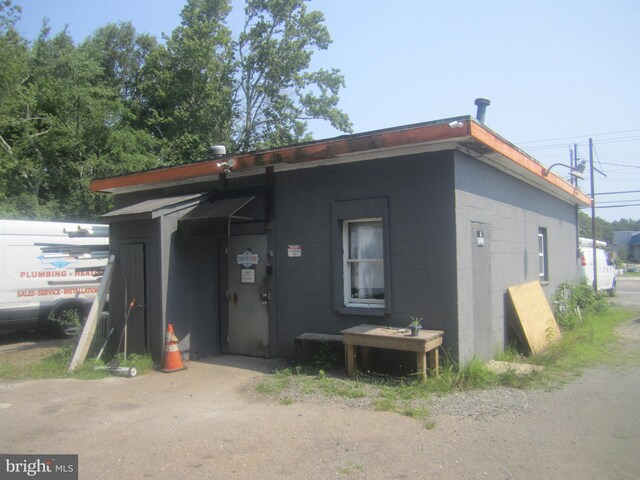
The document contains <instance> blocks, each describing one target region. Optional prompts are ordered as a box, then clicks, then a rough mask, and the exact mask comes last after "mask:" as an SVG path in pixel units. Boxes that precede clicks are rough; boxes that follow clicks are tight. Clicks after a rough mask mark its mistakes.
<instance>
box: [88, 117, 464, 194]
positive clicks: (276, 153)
mask: <svg viewBox="0 0 640 480" xmlns="http://www.w3.org/2000/svg"><path fill="white" fill-rule="evenodd" d="M463 123H464V127H463V128H451V127H449V125H447V124H435V125H422V126H417V127H408V128H404V129H399V130H389V131H384V132H378V133H372V134H369V135H367V134H363V135H353V136H349V137H344V138H338V139H335V140H328V141H325V142H318V143H312V144H309V145H300V146H297V147H296V146H294V147H285V148H281V149H276V150H270V151H266V152H258V153H250V154H246V155H238V156H233V158H234V160H235V162H236V163H235V165H234V167H233V168H232V170H233V171H238V170H244V169H248V168H253V167H258V166H268V165H276V164H281V163H287V164H296V163H304V162H310V161H316V160H323V159H331V158H336V157H338V156H340V155H347V154H350V153H358V152H364V151H370V150H377V149H382V148H393V147H400V146H404V145H414V144H420V143H427V142H435V141H443V140H450V139H454V138H459V137H466V136H468V135H469V122H468V121H466V122H463ZM219 161H220V160H209V161H206V162H200V163H192V164H188V165H180V166H176V167H167V168H161V169H158V170H149V171H146V172H139V173H132V174H129V175H123V176H120V177H111V178H105V179H99V180H93V181H92V182H91V191H93V192H101V191H102V192H105V191H110V190H114V189H118V188H124V187H134V186H138V185H146V184H154V183H164V182H172V181H179V180H185V179H189V178H196V177H200V176H205V175H218V174H219V173H222V172H223V169H222V168H220V167H218V166H217V164H216V162H219Z"/></svg>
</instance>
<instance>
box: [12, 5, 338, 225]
mask: <svg viewBox="0 0 640 480" xmlns="http://www.w3.org/2000/svg"><path fill="white" fill-rule="evenodd" d="M306 2H307V0H247V5H246V9H245V14H246V22H245V28H244V30H243V32H242V33H240V34H239V37H238V39H237V40H235V41H234V39H233V35H232V32H231V30H230V29H229V28H228V26H227V24H226V19H227V16H228V14H229V12H230V10H231V7H230V1H229V0H189V1H188V2H187V4H186V5H185V7H184V8H183V10H182V13H181V24H180V25H179V26H178V27H177V28H176V29H175V30H174V31H173V32H172V33H171V35H168V36H165V37H164V44H162V43H160V42H158V40H157V39H156V38H155V37H154V36H151V35H147V34H139V33H137V32H136V30H135V27H134V26H133V25H132V24H131V23H128V22H123V23H118V24H107V25H105V26H103V27H101V28H99V29H97V30H96V31H95V32H94V34H93V35H92V36H90V37H89V38H87V39H86V40H85V41H84V42H83V43H82V44H80V45H76V44H75V43H74V42H73V39H72V38H71V36H70V35H69V33H68V32H67V31H66V29H65V30H63V31H62V32H59V33H56V34H54V35H52V34H51V32H50V29H49V26H48V24H47V23H46V21H45V22H44V23H43V26H42V31H41V34H40V36H39V38H38V39H37V40H36V41H35V42H33V43H32V44H30V43H29V42H27V41H26V40H25V39H24V38H22V37H21V36H20V34H19V33H18V31H17V30H16V28H15V26H16V24H17V22H18V21H19V19H20V13H21V8H20V7H19V6H14V5H13V4H12V1H11V0H0V62H1V64H2V69H0V216H2V217H4V218H39V219H68V220H75V219H77V220H94V219H96V218H97V217H98V216H99V215H100V214H102V213H104V212H105V211H107V210H108V209H109V208H110V201H109V199H108V198H106V197H104V196H101V195H94V194H92V193H90V192H89V188H88V187H89V182H90V180H91V179H93V178H100V177H108V176H113V175H119V174H125V173H129V172H133V171H140V170H147V169H150V168H156V167H161V166H165V165H175V164H183V163H189V162H194V161H199V160H203V159H205V158H206V157H207V154H208V148H209V146H210V145H212V144H226V145H228V146H229V147H230V151H231V150H233V149H234V148H235V149H236V150H238V149H240V150H249V149H256V148H269V147H275V146H280V145H283V144H286V143H292V142H296V141H299V140H308V139H310V138H311V137H310V132H309V131H308V130H307V123H306V122H307V120H310V119H323V120H326V121H329V122H330V123H331V124H332V125H333V126H334V127H336V128H338V129H340V130H342V131H351V124H350V123H349V119H348V117H347V116H346V114H344V113H343V112H342V111H340V110H339V109H338V108H337V103H338V100H339V98H338V92H339V89H340V88H341V87H342V86H344V78H343V77H342V76H341V75H340V73H339V72H338V71H337V70H318V71H311V70H310V64H311V58H312V56H313V53H314V52H315V51H317V50H324V49H326V48H328V46H329V44H330V43H331V38H330V36H329V33H328V31H327V29H326V27H325V26H324V24H323V22H324V18H323V15H322V13H320V12H318V11H308V10H307V8H306Z"/></svg>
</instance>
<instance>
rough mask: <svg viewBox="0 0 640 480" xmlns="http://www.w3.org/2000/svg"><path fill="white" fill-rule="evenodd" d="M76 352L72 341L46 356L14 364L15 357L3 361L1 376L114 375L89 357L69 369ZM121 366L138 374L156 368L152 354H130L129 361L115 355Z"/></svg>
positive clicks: (21, 378) (85, 376)
mask: <svg viewBox="0 0 640 480" xmlns="http://www.w3.org/2000/svg"><path fill="white" fill-rule="evenodd" d="M74 351H75V344H74V343H69V344H67V345H65V346H63V347H61V348H60V349H59V350H58V351H56V352H54V353H52V354H51V355H49V356H46V357H44V358H42V359H39V360H36V361H33V362H27V363H14V362H12V361H11V359H8V360H5V361H3V362H2V363H0V378H5V379H9V380H37V379H43V378H77V379H80V380H93V379H97V378H103V377H107V376H109V375H110V373H109V371H108V370H96V369H95V368H94V367H96V366H106V365H108V364H107V363H104V362H102V361H96V360H95V359H87V360H86V361H85V362H84V363H83V364H82V365H80V366H79V367H78V368H77V369H76V370H75V371H73V372H69V371H68V369H69V364H70V363H71V358H72V357H73V353H74ZM115 360H117V362H118V363H119V365H120V366H121V367H136V368H137V370H138V375H141V374H144V373H147V372H149V370H151V369H152V367H153V361H152V360H151V356H150V355H129V356H128V357H127V360H126V361H125V360H124V359H123V357H122V355H120V356H118V357H116V358H115Z"/></svg>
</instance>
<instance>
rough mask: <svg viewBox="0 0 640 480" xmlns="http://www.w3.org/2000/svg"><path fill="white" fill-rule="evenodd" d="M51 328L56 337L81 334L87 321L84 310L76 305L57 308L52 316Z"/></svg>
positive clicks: (50, 317)
mask: <svg viewBox="0 0 640 480" xmlns="http://www.w3.org/2000/svg"><path fill="white" fill-rule="evenodd" d="M49 320H50V322H51V330H52V332H53V334H54V335H55V336H56V337H61V338H70V337H74V336H77V335H80V332H82V326H83V325H84V322H85V316H84V311H83V310H82V309H81V308H80V307H78V306H75V305H68V306H66V307H61V308H59V309H58V310H55V311H54V312H53V313H52V314H51V315H50V316H49Z"/></svg>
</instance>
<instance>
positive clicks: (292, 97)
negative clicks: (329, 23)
mask: <svg viewBox="0 0 640 480" xmlns="http://www.w3.org/2000/svg"><path fill="white" fill-rule="evenodd" d="M305 3H306V0H248V1H247V6H246V8H245V23H244V30H243V32H242V33H241V34H240V38H239V41H238V62H239V67H240V79H239V82H238V85H237V92H236V95H237V97H238V101H239V102H240V105H241V106H242V108H241V109H240V111H239V112H238V114H239V115H238V116H237V118H236V125H235V130H236V148H237V149H239V150H249V149H252V148H254V149H255V148H265V147H269V146H270V147H273V146H279V145H284V144H288V143H293V142H297V141H301V140H309V139H310V135H309V132H308V131H307V123H306V120H309V119H312V118H320V119H324V120H328V121H329V122H330V123H331V125H332V126H334V127H335V128H337V129H339V130H342V131H344V132H350V131H351V123H350V122H349V119H348V117H347V115H345V114H344V113H343V112H342V111H340V110H339V109H338V108H337V104H338V100H339V99H338V92H339V90H340V88H341V87H343V86H344V77H343V76H342V75H340V74H339V72H338V70H335V69H333V70H331V71H328V70H318V71H309V67H310V64H311V57H312V55H313V52H314V51H315V50H316V49H318V50H326V49H327V48H328V46H329V44H330V43H331V37H330V35H329V32H328V30H327V29H326V27H325V26H324V25H323V21H324V17H323V15H322V13H321V12H319V11H311V12H308V11H307V8H306V5H305Z"/></svg>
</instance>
